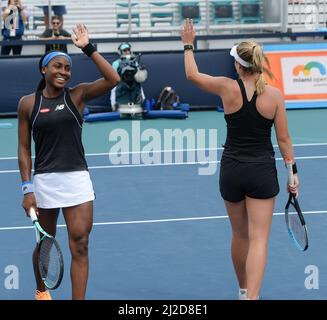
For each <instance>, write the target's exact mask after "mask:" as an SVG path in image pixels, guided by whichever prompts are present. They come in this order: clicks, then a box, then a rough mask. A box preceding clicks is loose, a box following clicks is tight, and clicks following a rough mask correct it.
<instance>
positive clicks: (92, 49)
mask: <svg viewBox="0 0 327 320" xmlns="http://www.w3.org/2000/svg"><path fill="white" fill-rule="evenodd" d="M82 51H83V52H84V53H85V54H86V55H87V56H88V57H91V55H92V53H93V52H95V51H97V49H95V46H94V45H93V44H92V43H90V42H89V43H88V44H87V45H86V46H85V47H84V48H82Z"/></svg>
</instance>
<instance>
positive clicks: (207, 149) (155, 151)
mask: <svg viewBox="0 0 327 320" xmlns="http://www.w3.org/2000/svg"><path fill="white" fill-rule="evenodd" d="M319 146H327V142H319V143H296V144H293V147H319ZM273 147H274V148H278V145H276V144H274V145H273ZM212 150H217V151H218V150H224V148H223V147H219V148H198V149H176V150H154V151H127V152H120V153H119V154H120V155H126V154H130V155H132V154H144V153H146V154H149V153H168V152H169V153H171V152H194V151H212ZM116 154H117V153H110V152H107V153H103V152H100V153H87V154H86V155H85V156H86V157H99V156H108V157H109V156H110V155H116ZM34 158H35V157H34V156H33V157H32V159H34ZM0 160H18V157H2V158H0Z"/></svg>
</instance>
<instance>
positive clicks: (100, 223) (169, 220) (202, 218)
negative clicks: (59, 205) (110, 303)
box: [0, 210, 327, 231]
mask: <svg viewBox="0 0 327 320" xmlns="http://www.w3.org/2000/svg"><path fill="white" fill-rule="evenodd" d="M302 213H303V214H305V215H309V214H327V210H321V211H303V212H302ZM284 214H285V213H284V212H275V213H274V214H273V215H274V216H283V215H284ZM290 214H296V213H295V212H290ZM215 219H228V216H208V217H192V218H175V219H155V220H132V221H111V222H94V223H93V226H107V225H124V224H146V223H164V222H180V221H196V220H215ZM57 227H58V228H65V227H66V225H65V224H59V225H57ZM25 229H34V226H26V227H25V226H22V227H0V231H8V230H25Z"/></svg>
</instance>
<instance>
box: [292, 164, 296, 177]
mask: <svg viewBox="0 0 327 320" xmlns="http://www.w3.org/2000/svg"><path fill="white" fill-rule="evenodd" d="M292 171H293V174H296V173H297V167H296V163H295V162H294V163H293V164H292Z"/></svg>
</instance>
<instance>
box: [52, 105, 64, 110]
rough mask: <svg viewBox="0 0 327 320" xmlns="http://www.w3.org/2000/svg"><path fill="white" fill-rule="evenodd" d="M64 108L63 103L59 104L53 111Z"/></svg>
mask: <svg viewBox="0 0 327 320" xmlns="http://www.w3.org/2000/svg"><path fill="white" fill-rule="evenodd" d="M64 108H65V105H64V104H59V105H57V106H56V109H55V110H54V111H60V110H62V109H64Z"/></svg>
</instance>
